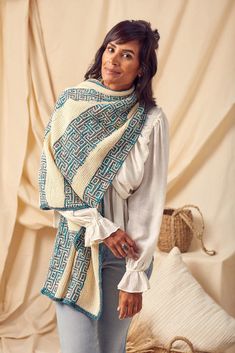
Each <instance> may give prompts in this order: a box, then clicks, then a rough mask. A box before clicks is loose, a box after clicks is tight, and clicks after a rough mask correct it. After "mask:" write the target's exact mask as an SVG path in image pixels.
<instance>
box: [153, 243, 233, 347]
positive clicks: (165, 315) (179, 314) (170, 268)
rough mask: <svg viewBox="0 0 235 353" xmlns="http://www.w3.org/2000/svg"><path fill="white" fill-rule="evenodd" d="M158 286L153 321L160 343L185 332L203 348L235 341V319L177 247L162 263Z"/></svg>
mask: <svg viewBox="0 0 235 353" xmlns="http://www.w3.org/2000/svg"><path fill="white" fill-rule="evenodd" d="M154 287H155V289H156V291H155V295H154V301H155V305H154V307H153V308H152V310H153V311H154V324H153V325H154V331H155V332H156V333H157V337H156V338H157V340H158V341H159V342H160V343H162V344H164V345H167V344H168V343H169V342H170V340H171V339H172V338H174V337H175V336H184V337H186V338H188V339H189V340H190V341H191V342H192V343H193V345H194V348H195V349H196V350H200V351H224V350H225V349H227V348H228V347H230V346H231V345H232V344H234V343H235V319H234V318H233V317H232V316H230V315H229V314H228V313H226V311H225V310H223V308H222V307H221V306H220V305H218V304H217V303H216V302H215V301H214V300H213V299H212V298H211V297H210V296H209V295H208V294H207V293H206V292H205V291H204V290H203V288H202V287H201V286H200V284H199V283H198V282H197V281H196V279H195V278H194V277H193V276H192V274H191V273H190V272H189V270H188V268H187V266H186V264H185V263H184V262H183V260H182V256H181V253H180V250H179V249H178V248H177V247H174V248H173V249H172V250H171V251H170V253H169V254H168V255H167V257H166V258H165V260H164V261H163V262H162V263H160V265H159V267H158V269H157V273H156V281H155V283H154ZM179 347H180V346H179ZM181 348H182V345H181Z"/></svg>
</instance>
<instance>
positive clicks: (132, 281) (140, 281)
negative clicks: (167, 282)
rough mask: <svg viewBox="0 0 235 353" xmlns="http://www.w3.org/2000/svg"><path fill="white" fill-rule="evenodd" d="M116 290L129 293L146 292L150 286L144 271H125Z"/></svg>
mask: <svg viewBox="0 0 235 353" xmlns="http://www.w3.org/2000/svg"><path fill="white" fill-rule="evenodd" d="M118 289H121V290H123V291H125V292H129V293H139V292H146V291H147V290H148V289H150V284H149V280H148V277H147V275H146V273H145V272H144V271H136V270H129V269H127V270H126V272H125V274H124V276H123V277H122V279H121V281H120V282H119V284H118Z"/></svg>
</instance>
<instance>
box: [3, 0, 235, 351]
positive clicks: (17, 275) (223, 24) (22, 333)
mask: <svg viewBox="0 0 235 353" xmlns="http://www.w3.org/2000/svg"><path fill="white" fill-rule="evenodd" d="M0 4H1V5H0V6H1V32H0V35H1V46H0V50H1V56H0V73H1V86H0V87H1V88H0V89H1V99H0V109H1V140H0V149H1V194H0V195H1V213H0V219H1V226H2V228H1V247H0V259H1V268H0V276H1V287H0V293H1V316H0V322H1V326H0V327H1V328H0V336H1V345H0V351H1V352H2V353H11V352H14V353H32V352H35V353H51V352H59V344H58V337H57V330H56V326H55V313H54V307H53V304H52V302H51V301H50V300H49V299H47V298H46V297H44V296H41V295H40V294H39V290H40V288H41V286H42V283H43V280H44V278H45V275H46V272H47V267H48V261H49V256H50V253H51V250H52V246H53V241H54V238H55V229H53V228H52V215H51V213H50V212H45V211H40V210H39V201H38V181H37V173H38V168H39V157H40V152H41V146H42V137H43V132H44V127H45V125H46V123H47V121H48V119H49V116H50V114H51V112H52V109H53V105H54V103H55V100H56V98H57V97H58V94H59V93H60V92H61V90H62V89H63V88H65V87H68V86H72V85H75V84H77V83H78V82H80V81H81V80H82V79H83V75H84V73H85V71H86V69H87V67H88V65H89V64H90V62H91V60H92V59H93V56H94V54H95V52H96V49H97V48H98V47H99V45H100V43H101V41H102V39H103V37H104V35H105V33H106V32H107V31H108V30H109V29H110V28H111V27H112V26H113V25H114V24H116V23H117V22H119V21H120V20H123V19H145V20H148V21H150V22H151V23H152V26H153V27H157V28H158V29H159V32H160V35H161V40H160V48H159V52H158V57H159V72H158V75H157V77H156V79H155V80H154V91H155V95H156V97H157V100H158V104H159V105H160V106H161V107H162V108H163V110H164V111H165V113H166V115H167V117H168V120H169V123H170V138H171V145H170V166H169V179H168V193H167V202H166V206H168V207H169V206H174V207H179V206H182V205H184V204H186V203H193V204H196V205H198V206H199V207H200V209H201V211H202V213H203V215H204V218H205V223H206V231H205V243H206V246H207V247H208V248H213V249H216V250H217V251H218V255H217V256H215V257H209V256H207V255H205V254H204V253H202V251H201V250H200V245H199V243H198V242H197V241H195V240H194V241H193V243H192V246H191V248H190V252H189V253H187V254H185V255H184V259H185V261H186V262H187V263H188V265H189V267H190V269H191V270H192V272H193V274H194V275H195V277H196V278H197V279H198V280H199V282H200V283H201V285H202V286H203V287H204V289H205V290H206V291H207V292H208V293H209V294H210V295H211V296H212V297H213V298H214V299H215V300H217V302H218V303H219V304H220V305H221V306H222V307H223V308H224V309H225V310H227V312H228V313H230V314H231V315H233V316H235V296H234V293H235V280H234V272H235V271H234V270H235V241H234V229H235V212H234V211H235V205H234V200H235V193H234V180H235V166H234V151H235V146H234V138H235V131H234V115H235V106H234V100H235V99H234V97H235V58H234V38H235V1H234V0H232V1H230V0H188V1H187V0H177V1H176V0H175V1H172V0H145V1H140V0H120V1H115V0H111V1H107V0H93V1H81V0H80V1H75V0H73V1H72V0H70V1H66V0H59V1H58V0H50V1H36V0H32V1H29V0H17V1H13V0H3V1H2V2H1V3H0ZM153 287H154V283H153ZM148 298H150V300H149V301H148V304H147V302H146V304H145V305H153V298H154V289H153V294H152V302H151V295H150V294H149V295H148ZM229 352H230V353H232V352H235V350H234V349H230V351H229Z"/></svg>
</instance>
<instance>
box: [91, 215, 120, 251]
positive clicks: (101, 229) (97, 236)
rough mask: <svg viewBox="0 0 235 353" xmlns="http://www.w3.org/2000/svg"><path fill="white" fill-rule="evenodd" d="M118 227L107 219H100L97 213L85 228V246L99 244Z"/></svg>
mask: <svg viewBox="0 0 235 353" xmlns="http://www.w3.org/2000/svg"><path fill="white" fill-rule="evenodd" d="M119 228H120V227H119V226H117V225H116V224H115V223H113V222H111V221H110V220H109V219H107V218H105V217H102V216H101V215H100V214H99V213H98V212H97V217H94V218H93V219H92V222H91V223H90V224H89V225H88V226H87V227H86V233H85V246H91V245H92V243H101V242H102V241H103V240H104V239H105V238H108V237H109V236H110V235H111V234H112V233H114V232H116V230H118V229H119Z"/></svg>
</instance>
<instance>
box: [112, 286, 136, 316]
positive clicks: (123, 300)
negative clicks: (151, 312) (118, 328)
mask: <svg viewBox="0 0 235 353" xmlns="http://www.w3.org/2000/svg"><path fill="white" fill-rule="evenodd" d="M141 309H142V293H128V292H124V291H122V290H120V291H119V305H118V308H117V310H118V311H119V319H120V320H122V319H125V318H127V317H132V316H134V315H135V314H137V313H138V312H139V311H140V310H141Z"/></svg>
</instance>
